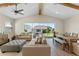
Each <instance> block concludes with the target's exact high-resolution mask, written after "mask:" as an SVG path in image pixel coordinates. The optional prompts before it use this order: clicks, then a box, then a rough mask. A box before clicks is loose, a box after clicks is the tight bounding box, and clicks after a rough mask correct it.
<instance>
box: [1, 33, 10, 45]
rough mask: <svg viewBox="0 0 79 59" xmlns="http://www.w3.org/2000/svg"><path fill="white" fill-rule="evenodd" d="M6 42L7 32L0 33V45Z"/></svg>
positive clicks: (7, 40)
mask: <svg viewBox="0 0 79 59" xmlns="http://www.w3.org/2000/svg"><path fill="white" fill-rule="evenodd" d="M7 42H9V39H8V35H7V34H0V45H3V44H5V43H7Z"/></svg>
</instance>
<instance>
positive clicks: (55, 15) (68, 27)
mask: <svg viewBox="0 0 79 59" xmlns="http://www.w3.org/2000/svg"><path fill="white" fill-rule="evenodd" d="M71 6H73V7H71ZM0 7H1V8H0V37H1V39H5V38H6V39H7V40H5V41H6V42H3V41H2V42H0V44H1V52H0V55H1V56H7V55H9V56H10V55H11V56H13V55H14V56H30V55H31V56H37V55H38V56H39V55H41V56H73V55H74V56H75V55H79V53H78V49H77V48H78V42H79V41H78V38H77V37H78V35H79V34H78V32H79V30H78V29H79V27H78V24H79V23H78V21H79V20H78V19H79V9H78V7H79V4H75V3H73V4H72V3H3V4H0ZM28 25H29V26H28ZM35 26H36V28H35ZM49 27H51V29H50V28H49ZM38 28H39V29H38ZM53 29H54V30H53ZM35 30H36V31H35ZM53 31H55V32H56V33H55V34H56V37H55V38H54V37H53V36H54V33H53ZM63 35H65V36H70V37H71V36H75V37H76V38H74V37H72V38H70V37H69V38H70V40H71V39H73V40H72V41H75V42H74V43H72V45H73V46H76V47H77V48H76V47H74V48H73V51H74V50H75V49H76V51H74V53H71V52H72V51H71V50H72V47H71V44H70V43H71V41H68V42H65V40H64V41H63V40H62V39H66V38H68V37H61V36H63ZM15 37H16V39H19V40H22V39H24V40H22V42H24V43H22V42H21V41H20V42H21V43H22V47H21V48H17V47H15V48H14V49H13V47H12V45H11V44H13V43H12V42H14V41H15ZM61 38H62V39H61ZM69 38H68V40H69ZM33 39H36V40H33ZM39 39H41V41H42V42H43V44H48V45H45V46H44V47H42V46H43V45H40V46H41V47H38V45H36V46H35V47H38V49H36V48H35V47H34V46H33V47H34V50H33V49H30V48H29V47H30V46H28V44H31V45H34V43H36V44H42V43H38V42H36V41H40V40H39ZM42 39H43V40H42ZM25 41H26V43H27V44H26V43H25ZM76 41H77V42H76ZM17 42H18V41H17ZM14 43H15V42H14ZM21 43H20V44H21ZM67 43H69V44H67ZM14 46H16V45H14ZM18 46H19V45H18ZM7 47H8V48H7ZM28 48H29V49H28ZM43 48H44V50H41V49H43ZM63 48H64V49H63ZM12 49H13V50H12ZM20 49H21V50H20ZM11 50H12V51H11ZM16 50H17V51H16ZM18 50H20V51H18ZM15 51H16V52H15ZM27 51H30V52H27ZM35 51H36V52H37V53H36V52H35ZM38 51H39V52H38ZM40 51H41V52H40ZM42 52H43V53H42Z"/></svg>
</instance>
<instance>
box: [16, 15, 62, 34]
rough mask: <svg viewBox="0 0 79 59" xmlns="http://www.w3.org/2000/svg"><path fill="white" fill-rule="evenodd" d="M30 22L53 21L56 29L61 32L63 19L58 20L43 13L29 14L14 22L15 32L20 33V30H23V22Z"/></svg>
mask: <svg viewBox="0 0 79 59" xmlns="http://www.w3.org/2000/svg"><path fill="white" fill-rule="evenodd" d="M31 22H42V23H45V22H46V23H48V22H49V23H54V24H55V27H56V31H58V32H60V33H63V20H60V19H58V18H55V17H49V16H43V15H42V16H30V17H25V18H22V19H17V20H16V22H15V33H16V34H20V33H21V32H24V23H31Z"/></svg>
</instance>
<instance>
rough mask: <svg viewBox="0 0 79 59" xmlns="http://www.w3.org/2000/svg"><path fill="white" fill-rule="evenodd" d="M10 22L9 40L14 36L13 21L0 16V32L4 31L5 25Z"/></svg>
mask: <svg viewBox="0 0 79 59" xmlns="http://www.w3.org/2000/svg"><path fill="white" fill-rule="evenodd" d="M7 22H11V24H12V32H11V33H9V38H10V37H12V36H13V35H14V34H15V31H14V28H15V21H14V20H13V19H11V18H9V17H7V16H4V15H0V32H3V31H4V27H5V23H7Z"/></svg>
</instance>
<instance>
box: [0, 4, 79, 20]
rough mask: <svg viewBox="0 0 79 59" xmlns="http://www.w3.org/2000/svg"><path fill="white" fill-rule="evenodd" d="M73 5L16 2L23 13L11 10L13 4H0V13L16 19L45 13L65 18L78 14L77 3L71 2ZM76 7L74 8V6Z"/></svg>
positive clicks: (13, 6) (13, 7)
mask: <svg viewBox="0 0 79 59" xmlns="http://www.w3.org/2000/svg"><path fill="white" fill-rule="evenodd" d="M73 5H75V6H74V7H71V6H72V5H68V4H67V5H66V4H60V3H59V4H58V3H43V4H42V3H40V4H39V3H24V4H22V3H21V4H18V7H17V8H18V9H24V11H23V13H24V15H21V14H17V15H15V13H14V12H13V9H15V4H10V6H8V5H7V4H6V6H4V5H2V4H1V5H0V14H2V15H5V16H8V17H11V18H14V19H18V18H23V17H27V16H33V15H47V16H53V17H57V18H60V19H66V18H69V17H72V16H73V15H77V14H79V8H78V6H79V4H75V3H74V4H73ZM75 7H76V8H75Z"/></svg>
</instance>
